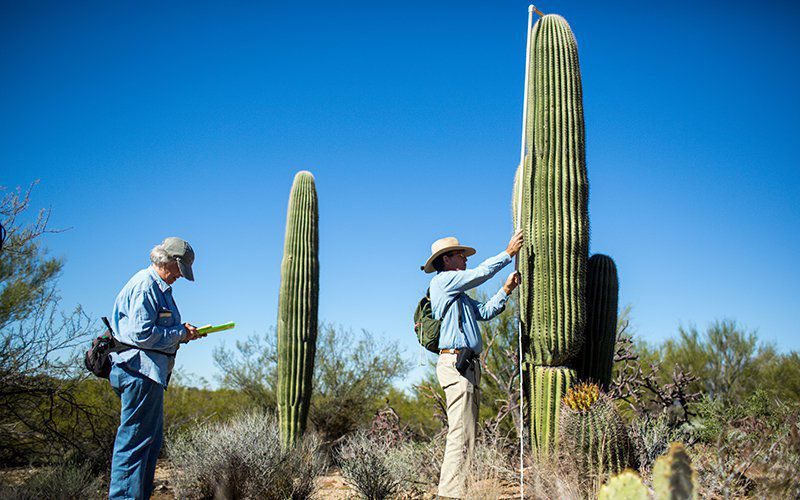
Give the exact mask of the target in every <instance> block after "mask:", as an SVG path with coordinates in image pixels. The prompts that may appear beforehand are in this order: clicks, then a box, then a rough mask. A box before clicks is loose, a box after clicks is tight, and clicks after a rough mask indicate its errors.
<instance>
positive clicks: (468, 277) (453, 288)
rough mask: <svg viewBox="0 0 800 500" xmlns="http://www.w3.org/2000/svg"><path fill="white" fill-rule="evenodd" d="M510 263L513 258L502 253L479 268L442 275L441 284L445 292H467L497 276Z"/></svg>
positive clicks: (482, 263) (446, 272) (481, 264)
mask: <svg viewBox="0 0 800 500" xmlns="http://www.w3.org/2000/svg"><path fill="white" fill-rule="evenodd" d="M509 262H511V256H510V255H508V253H506V252H500V253H499V254H497V255H495V256H494V257H489V258H488V259H486V260H484V261H483V262H481V263H480V264H479V265H478V267H475V268H472V269H465V270H464V271H445V272H443V273H441V275H440V276H441V278H439V279H440V283H441V286H442V288H443V289H444V291H445V292H449V293H452V292H455V293H458V292H466V291H467V290H471V289H473V288H475V287H476V286H479V285H480V284H482V283H483V282H485V281H486V280H488V279H489V278H491V277H492V276H494V275H495V274H497V272H498V271H500V270H501V269H503V268H504V267H505V266H507V265H508V263H509Z"/></svg>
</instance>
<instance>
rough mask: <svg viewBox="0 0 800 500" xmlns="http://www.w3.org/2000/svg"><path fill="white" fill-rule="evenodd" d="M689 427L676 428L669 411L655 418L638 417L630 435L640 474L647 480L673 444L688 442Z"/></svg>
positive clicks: (641, 415)
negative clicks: (659, 458)
mask: <svg viewBox="0 0 800 500" xmlns="http://www.w3.org/2000/svg"><path fill="white" fill-rule="evenodd" d="M688 428H689V426H676V425H675V422H674V421H673V417H672V415H671V414H670V412H668V411H662V412H661V413H659V414H656V415H655V416H653V415H651V414H649V413H642V414H639V415H636V416H635V417H634V418H633V420H632V421H631V424H630V428H629V431H630V435H631V440H632V441H633V444H634V446H635V447H636V454H637V458H638V462H639V472H640V473H641V475H642V477H644V478H645V479H647V478H648V477H649V474H650V471H651V470H652V468H653V464H654V463H655V461H656V459H657V458H658V457H660V456H661V455H663V454H664V453H666V451H667V449H668V448H669V445H670V444H671V443H673V442H676V441H680V442H688V441H689V440H688V439H687V438H688V432H689V430H688Z"/></svg>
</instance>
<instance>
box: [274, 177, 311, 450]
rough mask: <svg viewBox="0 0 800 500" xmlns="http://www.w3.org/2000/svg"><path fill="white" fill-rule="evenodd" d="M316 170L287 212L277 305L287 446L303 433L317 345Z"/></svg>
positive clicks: (299, 186)
mask: <svg viewBox="0 0 800 500" xmlns="http://www.w3.org/2000/svg"><path fill="white" fill-rule="evenodd" d="M317 210H318V209H317V191H316V187H315V185H314V176H313V175H311V173H310V172H305V171H303V172H299V173H298V174H297V175H296V176H295V178H294V183H293V184H292V191H291V194H290V195H289V208H288V212H287V214H286V240H285V243H284V249H283V261H282V262H281V288H280V298H279V307H278V329H277V330H278V391H277V392H278V394H277V396H278V415H279V420H280V430H281V439H282V441H283V444H284V446H292V445H294V444H295V443H296V442H297V441H298V439H299V438H300V437H301V436H302V435H303V432H304V431H305V428H306V421H307V419H308V408H309V404H310V402H311V379H312V376H313V374H314V355H315V353H316V346H317V305H318V300H319V260H318V258H317V252H318V249H319V231H318V219H319V216H318V211H317Z"/></svg>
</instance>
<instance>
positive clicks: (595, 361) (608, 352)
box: [578, 254, 619, 390]
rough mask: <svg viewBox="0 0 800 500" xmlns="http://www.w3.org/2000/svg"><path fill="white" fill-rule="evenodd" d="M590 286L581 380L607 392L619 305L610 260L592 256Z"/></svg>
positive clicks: (617, 285)
mask: <svg viewBox="0 0 800 500" xmlns="http://www.w3.org/2000/svg"><path fill="white" fill-rule="evenodd" d="M587 285H588V286H587V287H588V293H587V309H588V316H587V321H586V340H585V341H584V343H583V349H582V350H581V354H580V356H579V357H578V376H580V378H581V380H585V381H591V382H596V383H597V384H599V385H600V387H601V388H602V389H603V390H608V386H609V384H610V383H611V370H612V368H613V366H614V348H615V343H616V341H617V303H618V301H619V280H618V278H617V266H616V265H615V264H614V260H613V259H612V258H611V257H609V256H607V255H602V254H595V255H592V257H591V258H590V259H589V272H588V277H587Z"/></svg>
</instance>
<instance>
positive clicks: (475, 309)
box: [430, 252, 511, 353]
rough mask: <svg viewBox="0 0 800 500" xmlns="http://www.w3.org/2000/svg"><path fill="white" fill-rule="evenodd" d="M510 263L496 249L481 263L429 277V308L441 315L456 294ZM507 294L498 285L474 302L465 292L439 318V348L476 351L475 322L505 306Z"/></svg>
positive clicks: (477, 332)
mask: <svg viewBox="0 0 800 500" xmlns="http://www.w3.org/2000/svg"><path fill="white" fill-rule="evenodd" d="M509 262H511V257H510V256H509V255H508V253H506V252H500V253H499V254H497V255H495V256H494V257H490V258H488V259H486V260H485V261H483V262H481V263H480V265H478V267H476V268H474V269H466V270H464V271H443V272H441V273H439V274H437V275H436V276H434V277H433V279H432V280H431V289H430V290H431V310H432V312H433V317H434V318H441V317H442V312H443V311H444V308H445V307H446V306H447V304H448V303H449V302H450V301H451V300H453V298H454V297H456V296H457V295H458V294H460V293H464V292H466V291H467V290H471V289H472V288H476V287H478V286H480V285H481V284H482V283H483V282H485V281H486V280H488V279H489V278H491V277H492V276H494V275H495V274H497V273H498V272H499V271H500V270H501V269H503V268H504V267H506V266H507V265H508V263H509ZM507 300H508V295H506V292H505V291H503V289H502V288H500V290H499V291H498V292H497V293H496V294H495V295H494V296H493V297H492V298H491V299H489V300H487V301H486V302H483V303H481V302H478V301H477V300H474V299H472V298H470V297H468V296H467V295H466V294H464V295H461V297H460V298H459V299H458V300H457V301H456V302H454V303H453V305H451V306H450V308H449V309H448V310H447V313H446V314H445V316H444V318H442V326H441V327H440V329H439V349H460V348H463V347H469V348H470V349H472V350H473V351H475V352H476V353H480V352H481V349H483V340H482V339H481V331H480V329H479V328H478V321H486V320H489V319H492V318H494V317H495V316H497V315H498V314H500V313H501V312H503V309H505V306H506V301H507ZM459 308H460V309H461V322H462V326H463V328H464V331H463V332H462V331H461V330H459V328H458V309H459Z"/></svg>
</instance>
